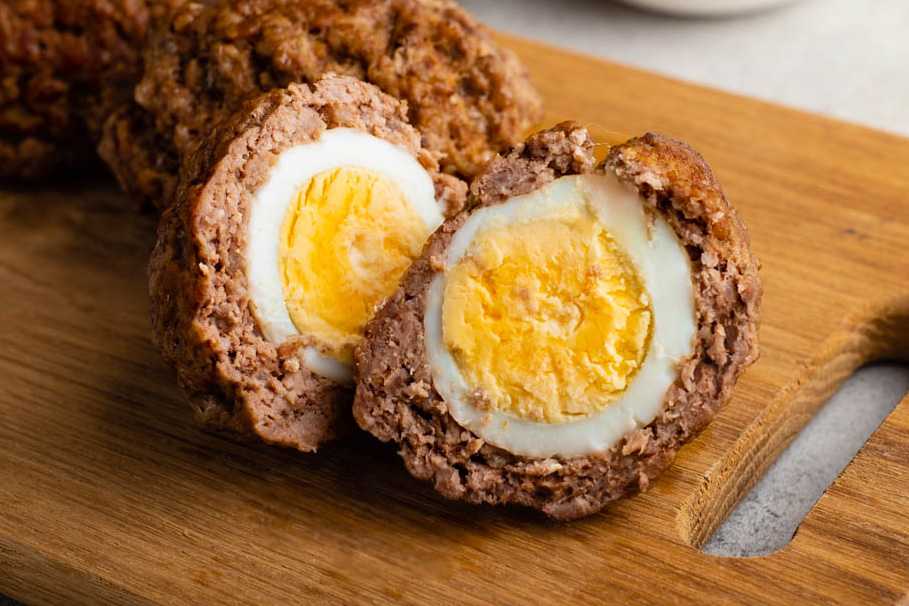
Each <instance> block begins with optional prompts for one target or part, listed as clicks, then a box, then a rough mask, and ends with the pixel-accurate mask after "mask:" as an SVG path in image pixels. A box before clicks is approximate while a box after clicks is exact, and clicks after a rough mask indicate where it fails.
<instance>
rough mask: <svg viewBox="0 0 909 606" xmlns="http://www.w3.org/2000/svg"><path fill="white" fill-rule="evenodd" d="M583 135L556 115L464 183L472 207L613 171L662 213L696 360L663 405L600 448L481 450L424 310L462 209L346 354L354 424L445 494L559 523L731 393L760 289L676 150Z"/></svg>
mask: <svg viewBox="0 0 909 606" xmlns="http://www.w3.org/2000/svg"><path fill="white" fill-rule="evenodd" d="M592 149H593V144H592V142H591V141H590V139H589V136H588V134H587V132H586V130H584V129H582V128H580V127H578V126H577V125H575V124H571V123H564V124H560V125H558V126H557V127H555V128H553V129H550V130H549V131H544V132H542V133H538V134H537V135H535V136H534V137H532V138H531V139H530V140H528V142H527V143H526V144H524V145H520V146H518V147H517V148H515V150H514V151H513V152H512V153H510V154H509V155H508V156H506V157H504V158H498V159H497V160H495V161H493V162H492V163H491V164H490V165H489V167H488V168H487V169H486V170H485V171H484V172H483V173H482V174H481V175H480V176H479V177H478V178H477V179H476V180H475V181H474V183H473V184H472V185H471V194H472V201H471V206H472V208H478V207H482V206H489V205H494V204H500V203H502V202H503V201H505V200H507V199H510V198H512V197H514V196H516V195H520V194H523V193H527V192H529V191H533V190H536V189H538V188H539V187H542V186H543V185H545V184H547V183H549V182H551V181H552V180H554V179H556V178H558V177H560V176H563V175H569V174H583V173H591V172H600V171H610V172H613V173H615V174H616V175H617V176H618V177H619V179H620V180H622V181H625V182H626V183H629V184H630V185H631V186H633V187H635V188H636V189H637V190H638V192H639V193H640V195H641V198H642V202H643V203H644V204H645V205H647V206H648V207H650V208H651V209H653V210H654V211H655V212H659V213H661V214H662V215H663V216H664V217H665V218H666V219H667V221H668V222H669V223H670V225H671V226H672V227H673V229H674V230H675V231H676V233H677V235H678V237H679V239H680V241H681V242H682V243H683V244H684V245H685V247H686V249H687V251H688V253H689V256H690V258H691V262H692V272H693V283H694V286H695V293H696V314H697V326H698V332H697V336H696V344H695V349H694V354H693V355H692V357H691V358H690V359H688V360H687V361H685V362H683V363H682V365H681V367H680V369H679V377H678V379H677V380H676V382H675V383H674V384H673V386H672V387H670V389H669V390H668V391H667V393H666V396H665V399H664V404H663V408H662V412H661V413H660V414H659V415H658V416H657V418H656V419H654V420H653V421H652V422H651V423H650V424H649V425H647V426H646V427H643V428H641V429H639V430H636V431H634V432H631V433H629V434H628V435H626V436H625V437H624V438H623V439H622V440H621V441H620V442H619V443H618V444H617V445H616V446H615V447H613V448H612V449H610V450H609V451H607V452H604V453H601V454H597V455H590V456H583V457H574V458H568V459H566V458H561V457H551V458H547V459H531V458H526V457H521V456H516V455H512V454H510V453H508V452H506V451H505V450H502V449H500V448H496V447H494V446H492V445H490V444H486V443H485V442H484V441H483V440H482V439H480V438H479V437H478V436H476V435H474V434H473V433H472V432H470V431H469V430H467V429H465V428H463V427H461V426H460V425H458V423H457V422H456V421H455V420H454V419H453V418H452V417H451V415H450V414H448V410H447V406H446V404H445V402H444V400H443V399H442V398H441V396H439V394H438V393H437V392H436V391H435V388H434V387H433V382H432V376H431V372H430V369H429V365H428V362H427V360H426V354H425V346H424V337H423V334H424V329H423V315H424V312H425V299H426V293H427V290H428V288H429V285H430V283H431V281H432V279H433V277H434V276H435V275H436V273H437V272H438V271H440V265H439V264H438V263H436V262H434V259H439V258H442V256H444V254H445V251H446V250H447V248H448V245H449V243H450V241H451V238H452V237H453V235H454V233H455V232H456V231H457V230H458V228H459V227H460V226H461V225H463V223H464V221H465V220H466V218H467V217H468V216H469V214H470V212H471V211H465V212H464V213H461V214H460V215H458V216H457V217H455V218H453V219H451V220H449V221H447V222H446V223H445V224H444V225H443V226H442V227H441V228H440V229H439V230H438V231H437V232H436V234H435V235H434V236H433V238H431V240H430V242H429V243H428V244H427V248H426V250H425V251H424V254H423V256H422V257H421V258H420V259H419V260H417V261H416V262H415V263H414V264H413V266H412V267H411V269H410V270H409V271H408V273H407V274H406V275H405V276H404V279H403V281H402V285H401V287H400V289H399V290H398V292H397V293H395V295H393V296H392V297H391V298H389V299H388V301H386V303H385V305H384V306H383V307H382V308H381V309H380V310H379V312H378V313H377V314H376V316H375V317H374V319H373V320H372V321H371V322H370V323H369V324H368V326H367V328H366V340H365V341H364V343H363V344H362V345H361V346H360V348H359V349H358V350H357V353H356V363H357V369H358V373H359V377H358V385H357V393H356V398H355V401H354V418H355V419H356V421H357V423H358V424H359V425H360V427H362V428H363V429H365V430H367V431H369V432H370V433H372V434H373V435H375V436H376V437H378V438H379V439H381V440H383V441H394V442H396V443H397V444H398V446H399V452H400V454H401V457H402V458H403V459H404V463H405V465H406V466H407V469H408V470H409V471H410V472H411V473H412V474H413V475H414V476H416V477H417V478H420V479H424V480H429V481H432V482H433V484H434V486H435V488H436V490H437V491H439V492H440V493H441V494H443V495H445V496H446V497H448V498H453V499H463V500H466V501H470V502H472V503H489V504H518V505H525V506H528V507H533V508H535V509H539V510H541V511H543V512H545V513H546V514H547V515H549V516H551V517H553V518H556V519H562V520H568V519H574V518H579V517H582V516H585V515H589V514H592V513H595V512H596V511H598V510H600V509H601V508H602V507H604V506H605V505H606V504H607V503H608V502H610V501H612V500H615V499H618V498H621V497H623V496H626V495H628V494H631V493H633V492H635V491H637V490H642V489H645V488H647V486H648V484H649V482H650V481H651V480H652V479H653V478H655V477H656V476H657V475H659V473H660V472H661V471H662V470H663V469H664V468H665V467H666V466H668V465H669V464H670V463H671V461H672V459H673V458H674V456H675V453H676V451H677V450H678V448H679V447H681V445H683V444H684V443H685V442H687V441H689V440H690V439H692V438H693V437H694V436H695V435H697V433H698V432H700V431H701V429H703V427H704V426H706V424H707V423H708V422H709V421H710V420H711V419H712V418H713V416H714V414H715V413H716V411H717V410H718V409H719V407H720V406H721V405H722V404H723V403H724V402H726V401H727V400H728V398H729V396H730V394H731V391H732V388H733V386H734V384H735V382H736V379H737V378H738V375H739V374H740V373H741V371H742V370H743V369H744V368H745V367H747V366H748V365H749V364H751V363H752V362H753V361H754V360H755V359H756V357H757V352H758V347H757V323H758V315H759V314H758V312H759V307H760V299H761V285H760V280H759V278H758V275H757V263H756V261H755V259H754V257H753V256H752V255H751V252H750V250H749V248H748V241H747V235H746V233H745V230H744V227H743V226H742V224H741V222H740V221H739V220H738V218H737V217H736V215H735V213H734V211H733V209H732V207H731V206H730V205H729V203H728V202H727V201H726V199H725V197H724V196H723V193H722V190H721V189H720V187H719V184H718V183H717V181H716V179H715V177H714V176H713V173H712V172H711V171H710V168H709V167H708V166H707V164H706V163H705V162H704V160H703V159H702V158H701V157H700V156H699V155H698V154H697V153H696V152H694V151H693V150H692V149H691V148H689V147H688V146H687V145H685V144H683V143H681V142H679V141H675V140H672V139H669V138H666V137H662V136H659V135H653V134H649V135H645V136H644V137H641V138H639V139H632V140H631V141H628V142H627V143H625V144H623V145H620V146H617V147H615V148H613V149H612V150H611V151H610V153H609V155H608V157H607V158H606V160H605V162H604V163H603V164H601V165H600V166H594V164H595V162H594V158H593V154H592Z"/></svg>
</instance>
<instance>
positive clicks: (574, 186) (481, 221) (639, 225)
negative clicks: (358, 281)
mask: <svg viewBox="0 0 909 606" xmlns="http://www.w3.org/2000/svg"><path fill="white" fill-rule="evenodd" d="M575 213H576V214H575ZM589 213H592V215H593V216H594V217H596V220H597V221H598V222H599V223H600V224H601V225H603V227H604V228H606V230H607V231H608V232H609V233H610V234H611V235H612V237H613V238H615V241H616V243H617V244H618V245H619V247H620V248H621V249H622V250H623V251H624V252H625V253H626V254H627V255H628V258H629V259H630V260H631V262H632V263H633V264H634V266H635V268H636V269H637V271H638V274H639V277H640V278H641V280H642V281H643V283H644V287H645V288H646V290H647V292H648V294H649V295H650V304H651V308H652V309H653V318H654V322H653V333H652V337H651V339H650V350H649V352H648V353H647V356H646V358H644V363H643V365H642V366H641V368H640V369H638V371H637V373H636V375H635V376H634V379H633V381H632V382H631V385H629V386H628V388H627V389H626V390H625V392H624V393H623V394H622V395H621V397H620V398H619V399H618V400H616V401H615V402H613V403H611V404H610V405H609V406H608V407H606V408H605V409H604V410H601V411H600V412H597V413H595V414H592V415H590V416H589V417H586V418H583V419H580V420H577V421H572V422H566V423H543V422H536V421H531V420H528V419H521V418H518V417H516V416H514V415H513V414H510V413H506V412H502V411H498V410H494V411H484V410H480V409H479V408H477V407H476V406H474V405H473V404H471V402H470V400H471V398H470V395H469V394H470V392H471V391H472V388H471V387H470V386H468V384H467V382H466V381H465V379H464V377H463V375H462V374H461V371H460V369H459V367H458V364H457V362H455V360H454V357H453V356H452V355H451V353H450V352H449V351H448V348H446V347H445V345H444V343H443V336H442V300H443V292H444V289H445V279H444V278H445V276H444V274H441V275H438V276H436V277H435V278H433V281H432V285H431V286H430V289H429V295H428V297H427V300H426V315H425V320H424V322H423V324H424V326H425V327H426V354H427V357H428V358H429V364H430V367H431V368H432V379H433V385H434V386H435V388H436V389H437V390H438V391H439V393H440V394H441V395H442V396H443V397H444V398H445V402H446V403H447V404H448V407H449V412H450V413H451V415H452V416H453V417H454V418H455V420H456V421H457V422H458V423H460V424H461V425H462V426H464V427H467V428H468V429H471V430H472V431H473V432H474V433H476V434H477V435H478V436H480V437H481V438H483V439H484V440H486V441H487V442H489V443H490V444H494V445H496V446H498V447H500V448H504V449H506V450H508V451H509V452H513V453H515V454H521V455H525V456H529V457H540V458H543V457H550V456H554V455H560V456H564V457H577V456H583V455H587V454H591V453H594V452H602V451H604V450H608V449H610V448H612V446H613V445H614V444H615V443H616V442H617V441H618V440H619V439H620V438H621V437H622V436H624V435H625V434H626V433H628V432H629V431H633V430H635V429H637V428H639V427H643V426H644V425H647V424H648V423H650V422H651V421H652V420H653V419H654V418H655V417H656V415H657V413H658V412H659V407H660V404H661V403H662V396H663V394H664V393H666V390H667V389H669V386H670V385H672V383H673V381H675V379H676V376H677V375H678V370H677V366H678V363H679V361H680V360H682V359H683V358H686V357H688V356H690V355H691V350H692V344H693V339H694V333H695V325H694V293H693V292H692V286H691V265H690V262H689V260H688V254H687V253H686V251H685V250H684V249H683V248H682V246H681V244H680V243H679V241H678V239H677V238H676V235H675V232H673V231H672V228H671V227H669V224H668V223H666V221H665V220H664V219H663V218H662V217H648V216H647V215H645V213H644V208H643V207H642V206H641V202H640V200H639V198H638V194H637V192H632V191H631V190H630V189H629V188H627V187H625V186H624V185H622V184H621V183H619V180H618V179H617V178H616V177H615V176H614V175H604V176H594V177H591V176H569V177H562V178H560V179H556V180H555V181H553V182H552V183H550V184H548V185H546V186H544V187H542V188H541V189H538V190H536V191H534V192H531V193H529V194H526V195H523V196H517V197H515V198H512V199H510V200H508V201H507V202H505V203H504V204H499V205H497V206H491V207H487V208H482V209H480V210H478V211H476V212H474V213H473V214H472V215H471V216H470V218H469V219H468V220H467V221H466V222H465V223H464V225H463V226H461V228H460V229H458V231H457V233H456V234H455V235H454V237H453V238H452V240H451V245H450V246H449V247H448V254H447V258H446V260H445V265H446V269H450V268H452V267H454V266H455V265H457V263H458V261H460V260H461V258H462V257H463V255H464V254H465V253H466V252H467V250H468V248H469V247H470V244H471V243H472V242H473V240H474V238H475V237H476V236H477V234H478V233H482V232H483V231H489V230H496V229H501V228H504V227H506V226H508V225H511V224H514V223H525V222H532V221H537V220H546V219H553V218H559V217H563V216H565V215H566V214H567V215H569V216H589Z"/></svg>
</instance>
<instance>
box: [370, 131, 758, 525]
mask: <svg viewBox="0 0 909 606" xmlns="http://www.w3.org/2000/svg"><path fill="white" fill-rule="evenodd" d="M592 150H593V142H592V140H591V139H590V136H589V134H588V133H587V131H586V130H585V129H583V128H581V127H579V126H577V125H575V124H572V123H564V124H560V125H558V126H556V127H554V128H553V129H550V130H548V131H543V132H541V133H538V134H536V135H534V136H533V137H531V138H530V139H529V140H528V141H527V142H526V143H525V144H523V145H520V146H518V147H516V148H515V149H514V150H513V151H512V152H511V153H510V154H508V155H507V156H505V157H500V158H497V159H496V160H494V161H493V162H492V163H491V164H490V165H489V166H488V167H487V168H486V170H485V171H484V172H483V173H481V174H480V175H479V176H478V177H477V179H475V180H474V182H473V183H472V184H471V200H470V203H469V204H468V207H469V210H466V211H464V212H462V213H460V214H459V215H458V216H456V217H454V218H452V219H449V220H447V221H446V222H445V223H444V224H443V225H442V227H441V228H440V229H439V230H438V231H437V232H436V233H435V235H434V236H433V237H432V238H431V240H430V242H429V244H428V245H427V248H426V250H425V251H424V253H423V255H422V257H421V258H420V259H419V260H418V261H416V262H415V263H414V264H413V265H412V267H411V269H410V270H409V271H408V272H407V274H406V276H405V277H404V279H403V281H402V283H401V286H400V287H399V289H398V291H397V292H396V293H395V295H394V296H392V297H391V298H389V299H388V300H387V301H386V303H385V304H384V306H383V307H382V309H381V310H380V311H379V312H378V313H377V314H376V316H375V318H374V319H373V320H371V321H370V322H369V324H368V325H367V328H366V340H365V342H363V343H362V344H361V345H360V346H359V347H358V349H357V353H356V361H357V368H358V385H357V394H356V398H355V401H354V417H355V419H356V420H357V422H358V423H359V425H360V426H361V427H362V428H363V429H365V430H367V431H369V432H370V433H372V434H373V435H375V436H377V437H378V438H379V439H381V440H383V441H394V442H396V443H397V445H398V448H399V452H400V454H401V456H402V457H403V459H404V462H405V464H406V466H407V468H408V469H409V470H410V472H411V473H412V474H414V475H415V476H416V477H418V478H421V479H426V480H431V481H432V482H433V484H434V486H435V488H436V489H437V490H438V491H439V492H440V493H442V494H443V495H445V496H447V497H449V498H457V499H464V500H467V501H471V502H475V503H491V504H507V503H515V504H521V505H526V506H530V507H534V508H537V509H540V510H542V511H544V512H545V513H547V514H548V515H550V516H552V517H554V518H558V519H573V518H577V517H581V516H584V515H588V514H590V513H593V512H595V511H597V510H599V509H600V508H602V507H603V506H605V504H606V503H608V502H609V501H611V500H614V499H616V498H620V497H622V496H624V495H626V494H629V493H632V492H634V491H636V490H641V489H645V488H646V487H647V486H648V484H649V482H650V480H651V479H652V478H654V477H655V476H656V475H657V474H658V473H659V472H660V471H661V470H662V469H663V468H665V467H666V466H667V465H668V464H669V462H671V460H672V458H673V456H674V454H675V452H676V450H677V449H678V448H679V447H680V446H681V445H682V444H683V443H685V442H686V441H688V440H690V439H691V438H692V437H693V436H694V435H696V434H697V433H698V432H699V431H700V430H701V429H702V428H703V427H704V426H705V425H706V424H707V422H708V421H709V420H710V419H711V418H712V416H713V414H714V413H715V412H716V410H717V409H718V408H719V406H720V405H721V404H722V403H723V402H725V401H726V400H727V399H728V397H729V395H730V393H731V391H732V387H733V385H734V384H735V382H736V379H737V377H738V375H739V373H740V372H741V371H742V369H744V368H745V367H747V366H748V365H749V364H751V363H752V362H753V361H754V359H756V357H757V317H758V309H759V303H760V297H761V286H760V281H759V279H758V275H757V264H756V261H755V259H754V258H753V256H752V255H751V253H750V250H749V245H748V240H747V235H746V232H745V229H744V227H743V225H742V224H741V222H740V221H739V219H738V217H737V214H736V213H735V211H734V210H733V209H732V207H731V206H730V205H729V203H728V202H727V200H726V199H725V197H724V196H723V194H722V190H721V189H720V186H719V184H718V183H717V182H716V179H715V177H714V176H713V174H712V172H711V171H710V169H709V167H708V166H707V165H706V163H705V162H704V160H703V159H702V158H701V157H700V156H699V155H698V154H697V153H696V152H694V151H693V150H692V149H691V148H690V147H688V146H687V145H685V144H683V143H681V142H678V141H675V140H672V139H669V138H666V137H662V136H659V135H653V134H649V135H646V136H644V137H641V138H638V139H632V140H630V141H628V142H626V143H624V144H622V145H618V146H615V147H613V148H611V149H610V151H609V154H608V156H607V158H606V159H605V160H604V161H603V162H601V163H599V164H598V163H597V162H596V161H595V159H594V156H593V153H592Z"/></svg>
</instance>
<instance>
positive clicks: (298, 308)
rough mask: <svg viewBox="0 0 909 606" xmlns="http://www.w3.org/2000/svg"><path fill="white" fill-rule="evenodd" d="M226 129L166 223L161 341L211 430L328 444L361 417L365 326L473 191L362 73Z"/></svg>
mask: <svg viewBox="0 0 909 606" xmlns="http://www.w3.org/2000/svg"><path fill="white" fill-rule="evenodd" d="M219 132H220V133H221V134H220V135H218V134H216V135H215V136H214V140H212V141H210V142H209V143H207V144H205V145H202V146H201V147H200V149H199V152H198V154H197V155H196V156H195V157H193V158H191V159H190V163H189V167H190V168H189V169H188V173H187V174H185V175H184V180H183V183H182V184H181V186H180V188H179V190H178V196H177V203H176V204H175V206H174V207H173V208H172V209H169V210H168V211H167V212H166V213H164V214H163V215H162V219H161V223H160V226H159V231H158V242H157V245H156V248H155V251H154V253H153V258H152V263H151V282H150V284H151V294H152V309H153V325H154V331H155V335H156V339H157V341H158V343H159V345H160V347H161V349H162V351H163V353H164V356H165V358H166V359H167V360H169V361H170V362H171V363H172V364H173V365H174V366H175V367H176V368H177V372H178V376H179V379H180V382H181V385H182V386H183V387H184V388H185V391H186V392H187V394H188V396H189V399H190V401H191V402H192V404H193V406H194V409H195V411H196V416H197V417H198V418H199V419H200V420H201V421H202V422H203V423H205V424H207V425H209V426H214V427H221V428H227V429H232V430H235V431H239V432H242V433H247V434H252V435H254V436H257V437H258V438H260V439H262V440H264V441H266V442H269V443H275V444H282V445H286V446H291V447H294V448H297V449H300V450H304V451H310V450H315V449H316V448H317V447H318V445H319V444H321V443H323V442H324V441H326V440H328V439H330V438H332V437H334V436H335V435H336V434H337V433H338V432H339V431H340V430H341V426H342V425H344V422H345V420H346V419H348V418H349V416H350V400H351V393H350V392H351V388H352V372H351V365H352V356H353V349H354V347H355V346H356V345H357V344H358V343H359V342H360V340H362V333H363V328H364V325H365V324H366V322H367V320H369V318H370V317H371V315H372V313H373V311H374V309H375V308H376V306H377V305H378V304H379V303H380V302H381V301H382V299H384V298H385V297H387V296H388V295H390V294H391V293H393V292H394V290H395V289H396V287H397V284H398V280H399V279H400V277H401V275H402V274H403V273H404V271H405V270H406V269H407V267H408V266H409V265H410V263H411V261H412V260H413V259H414V258H416V257H418V256H419V254H420V252H421V250H422V248H423V245H424V243H425V241H426V239H427V238H428V237H429V235H430V234H431V233H432V231H433V230H434V229H435V228H436V227H438V226H439V225H440V224H441V223H442V221H443V220H444V217H445V215H446V214H448V213H450V212H452V211H457V210H459V209H460V208H461V206H462V205H463V202H464V198H465V195H466V185H465V184H464V183H463V182H461V181H459V180H457V179H455V178H453V177H450V176H445V175H441V174H440V173H438V172H437V164H436V160H435V156H434V155H432V154H429V153H427V152H425V151H424V150H423V149H422V148H421V147H420V138H419V134H418V133H417V131H416V130H415V129H413V128H412V127H411V126H410V125H409V124H408V123H407V121H406V117H405V114H404V107H403V105H402V104H401V103H399V102H398V101H396V100H394V99H392V98H391V97H388V96H387V95H384V94H382V93H381V92H380V91H379V90H378V89H377V88H376V87H374V86H372V85H369V84H366V83H363V82H361V81H357V80H354V79H352V78H347V77H338V76H330V77H326V78H324V79H323V80H321V81H320V82H318V83H316V84H315V85H313V86H312V87H309V86H307V85H291V86H290V87H288V88H287V89H282V90H275V91H272V92H270V93H267V94H265V95H263V96H262V97H260V98H258V99H257V100H254V101H252V102H250V103H249V104H248V105H247V106H246V107H244V108H243V109H242V110H241V111H240V112H238V114H237V115H236V116H234V117H233V118H232V119H231V120H230V121H229V122H228V123H226V124H224V125H222V128H221V129H220V130H219Z"/></svg>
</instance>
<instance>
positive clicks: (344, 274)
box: [279, 168, 430, 363]
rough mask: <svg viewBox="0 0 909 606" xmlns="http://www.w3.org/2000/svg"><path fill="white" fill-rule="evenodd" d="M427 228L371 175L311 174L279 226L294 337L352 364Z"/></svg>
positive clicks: (397, 193) (392, 189)
mask: <svg viewBox="0 0 909 606" xmlns="http://www.w3.org/2000/svg"><path fill="white" fill-rule="evenodd" d="M429 231H430V230H429V229H428V228H427V226H426V224H425V223H424V221H423V220H422V219H421V218H420V216H419V215H418V214H417V213H416V212H415V211H414V210H413V208H412V207H411V205H410V204H409V203H408V201H407V199H406V198H405V197H404V195H403V194H402V192H401V190H400V189H399V188H398V187H397V186H396V185H395V184H394V183H393V182H391V181H390V180H389V179H386V178H384V177H382V176H381V175H379V174H377V173H374V172H372V171H368V170H363V169H356V168H337V169H333V170H329V171H325V172H323V173H319V174H317V175H316V176H314V177H313V178H312V179H311V180H310V181H308V182H307V183H306V184H305V185H304V186H303V187H302V188H301V189H300V191H299V192H298V193H297V195H296V196H295V199H294V200H293V201H292V202H291V204H290V206H289V207H288V210H287V215H286V216H285V219H284V224H283V226H282V228H281V241H280V251H279V263H280V274H281V279H282V281H283V283H284V297H285V302H286V304H287V310H288V313H289V315H290V318H291V320H292V321H293V323H294V325H295V326H296V328H297V330H299V331H300V334H302V335H306V336H308V337H311V338H313V339H314V340H315V341H316V344H317V345H318V346H320V348H322V349H324V350H325V352H326V353H327V354H328V355H330V356H332V357H334V358H336V359H338V360H340V361H342V362H345V363H350V361H351V357H352V353H353V348H354V347H355V346H356V344H357V343H358V342H359V341H360V340H361V339H362V334H363V327H364V325H365V324H366V321H367V320H368V319H369V318H370V317H371V316H372V313H373V309H374V308H375V306H376V305H377V304H378V303H380V302H381V301H382V299H384V298H385V297H387V296H388V295H390V294H391V293H392V292H393V291H394V289H395V288H396V287H397V284H398V281H399V280H400V278H401V275H402V274H403V273H404V270H405V269H407V267H408V266H409V265H410V263H411V261H412V260H413V259H414V258H415V257H416V256H417V255H419V253H420V249H421V248H422V246H423V243H424V242H425V241H426V238H427V237H428V236H429Z"/></svg>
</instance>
